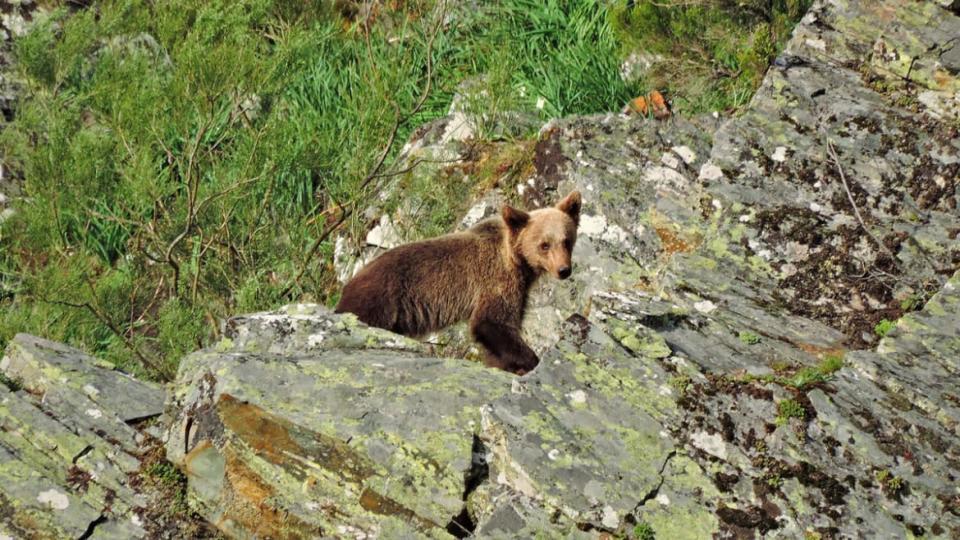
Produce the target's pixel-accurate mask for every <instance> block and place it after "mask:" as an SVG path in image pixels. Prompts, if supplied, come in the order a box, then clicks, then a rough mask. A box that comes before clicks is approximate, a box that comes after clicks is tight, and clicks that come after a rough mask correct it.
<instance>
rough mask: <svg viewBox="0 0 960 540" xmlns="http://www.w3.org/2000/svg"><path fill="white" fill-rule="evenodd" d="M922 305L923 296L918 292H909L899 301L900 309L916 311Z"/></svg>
mask: <svg viewBox="0 0 960 540" xmlns="http://www.w3.org/2000/svg"><path fill="white" fill-rule="evenodd" d="M921 307H923V297H922V296H920V295H919V294H911V295H910V296H908V297H906V298H904V299H903V300H901V301H900V309H902V310H904V311H916V310H918V309H920V308H921Z"/></svg>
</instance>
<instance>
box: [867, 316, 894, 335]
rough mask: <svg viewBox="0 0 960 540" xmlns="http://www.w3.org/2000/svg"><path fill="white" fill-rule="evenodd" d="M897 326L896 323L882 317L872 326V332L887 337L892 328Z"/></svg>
mask: <svg viewBox="0 0 960 540" xmlns="http://www.w3.org/2000/svg"><path fill="white" fill-rule="evenodd" d="M896 327H897V323H895V322H894V321H890V320H887V319H883V320H881V321H880V322H878V323H877V325H876V326H874V327H873V333H874V334H876V335H878V336H880V337H887V334H889V333H890V332H891V331H892V330H893V329H894V328H896Z"/></svg>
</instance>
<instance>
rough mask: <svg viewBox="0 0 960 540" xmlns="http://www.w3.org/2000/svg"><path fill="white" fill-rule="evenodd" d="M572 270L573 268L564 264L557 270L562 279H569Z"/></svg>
mask: <svg viewBox="0 0 960 540" xmlns="http://www.w3.org/2000/svg"><path fill="white" fill-rule="evenodd" d="M572 271H573V270H572V269H571V268H570V267H569V266H564V267H562V268H560V269H559V270H557V276H559V277H560V279H567V278H568V277H570V273H571V272H572Z"/></svg>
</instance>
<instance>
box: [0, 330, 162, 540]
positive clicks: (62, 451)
mask: <svg viewBox="0 0 960 540" xmlns="http://www.w3.org/2000/svg"><path fill="white" fill-rule="evenodd" d="M0 372H2V374H3V382H4V384H0V506H2V508H3V511H2V512H0V533H2V534H5V535H7V536H8V537H13V538H17V537H36V536H39V537H59V538H63V537H71V538H79V537H83V538H86V537H92V538H143V537H146V536H147V535H148V532H147V529H146V528H144V527H143V524H142V522H141V521H140V517H139V516H140V514H141V513H143V512H144V511H145V508H146V507H147V506H148V504H149V501H150V499H149V498H148V496H147V495H146V494H144V493H143V492H141V491H140V490H139V488H138V487H137V485H136V484H135V483H134V482H132V478H134V477H135V476H136V475H137V474H138V472H139V469H140V460H139V459H138V457H137V456H138V454H139V450H140V449H141V448H142V442H143V435H141V434H140V433H139V432H138V431H137V428H136V427H135V425H134V424H131V422H136V421H140V420H143V419H146V418H148V417H153V416H157V415H159V414H160V413H161V412H162V410H163V403H164V392H163V391H162V390H161V389H160V388H159V387H157V386H155V385H152V384H148V383H144V382H142V381H136V380H134V379H132V378H129V377H127V376H125V375H123V374H121V373H119V372H117V371H115V370H114V369H112V367H111V366H109V365H106V364H104V363H100V362H98V361H97V360H96V359H94V358H92V357H90V356H88V355H86V354H84V353H82V352H80V351H78V350H76V349H71V348H69V347H66V346H63V345H60V344H57V343H53V342H49V341H46V340H42V339H39V338H35V337H33V336H28V335H25V334H19V335H17V336H16V337H15V338H14V339H13V340H12V341H11V342H10V344H9V345H8V346H7V350H6V352H5V353H4V356H3V358H2V359H0Z"/></svg>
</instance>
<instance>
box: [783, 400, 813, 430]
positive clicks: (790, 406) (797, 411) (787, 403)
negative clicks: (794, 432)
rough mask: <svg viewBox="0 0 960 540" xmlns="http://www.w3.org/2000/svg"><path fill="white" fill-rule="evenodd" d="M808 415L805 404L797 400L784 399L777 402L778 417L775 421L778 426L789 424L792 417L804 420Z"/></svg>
mask: <svg viewBox="0 0 960 540" xmlns="http://www.w3.org/2000/svg"><path fill="white" fill-rule="evenodd" d="M806 416H807V412H806V411H805V410H804V408H803V405H800V403H798V402H797V401H795V400H792V399H784V400H783V401H780V402H778V403H777V418H776V421H775V422H776V424H777V425H778V426H785V425H787V423H788V422H789V421H790V419H791V418H799V419H800V420H803V419H804V418H806Z"/></svg>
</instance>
